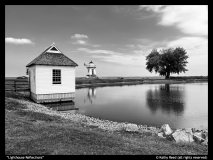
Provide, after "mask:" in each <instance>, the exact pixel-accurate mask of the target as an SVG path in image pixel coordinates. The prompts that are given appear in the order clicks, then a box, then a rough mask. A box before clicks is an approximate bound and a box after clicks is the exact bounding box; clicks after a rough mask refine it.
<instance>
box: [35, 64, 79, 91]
mask: <svg viewBox="0 0 213 160" xmlns="http://www.w3.org/2000/svg"><path fill="white" fill-rule="evenodd" d="M35 68H36V70H35V71H36V77H35V78H36V79H35V81H36V85H35V91H36V92H35V94H55V93H71V92H75V67H71V66H45V65H36V66H35ZM53 69H61V84H52V70H53Z"/></svg>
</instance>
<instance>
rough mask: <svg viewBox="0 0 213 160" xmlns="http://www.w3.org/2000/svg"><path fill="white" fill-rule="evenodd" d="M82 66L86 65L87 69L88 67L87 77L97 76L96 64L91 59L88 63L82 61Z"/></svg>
mask: <svg viewBox="0 0 213 160" xmlns="http://www.w3.org/2000/svg"><path fill="white" fill-rule="evenodd" d="M84 66H86V67H87V69H88V75H87V77H88V78H95V77H97V76H96V71H95V68H96V65H95V64H94V63H93V62H92V61H91V62H89V64H85V63H84Z"/></svg>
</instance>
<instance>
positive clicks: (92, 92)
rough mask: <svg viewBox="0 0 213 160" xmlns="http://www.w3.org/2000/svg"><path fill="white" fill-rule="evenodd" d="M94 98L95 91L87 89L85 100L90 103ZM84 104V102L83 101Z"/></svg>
mask: <svg viewBox="0 0 213 160" xmlns="http://www.w3.org/2000/svg"><path fill="white" fill-rule="evenodd" d="M95 98H96V89H95V88H89V89H88V93H87V99H88V100H89V101H90V103H92V101H93V100H94V99H95ZM84 102H85V100H84Z"/></svg>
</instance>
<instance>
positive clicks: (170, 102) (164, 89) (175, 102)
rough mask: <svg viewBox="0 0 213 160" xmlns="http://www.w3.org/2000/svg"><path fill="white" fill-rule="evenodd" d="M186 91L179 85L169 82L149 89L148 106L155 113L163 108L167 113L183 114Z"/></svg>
mask: <svg viewBox="0 0 213 160" xmlns="http://www.w3.org/2000/svg"><path fill="white" fill-rule="evenodd" d="M183 97H184V91H183V90H182V89H181V88H180V87H179V86H170V85H169V84H165V85H160V86H159V88H155V89H154V90H153V89H150V90H148V91H147V99H146V100H147V106H148V107H149V109H150V111H151V112H152V113H153V114H156V112H157V110H161V111H162V112H163V113H165V114H175V115H178V116H179V115H182V114H183V111H184V102H183Z"/></svg>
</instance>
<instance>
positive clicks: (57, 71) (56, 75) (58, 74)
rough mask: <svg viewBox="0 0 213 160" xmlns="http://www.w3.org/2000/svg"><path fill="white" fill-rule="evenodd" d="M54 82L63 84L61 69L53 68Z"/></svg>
mask: <svg viewBox="0 0 213 160" xmlns="http://www.w3.org/2000/svg"><path fill="white" fill-rule="evenodd" d="M53 84H61V70H60V69H53Z"/></svg>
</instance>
